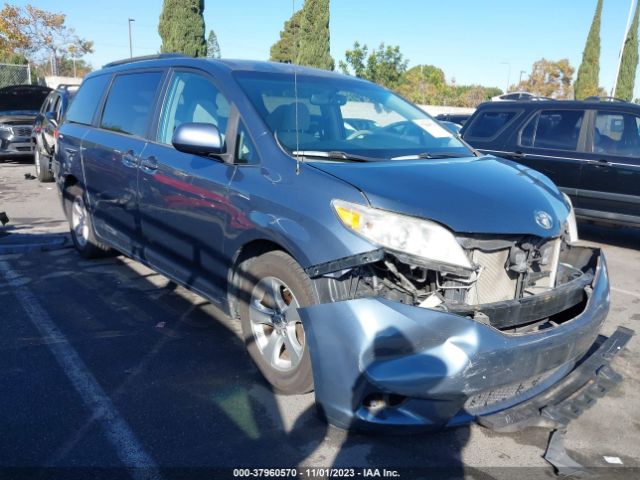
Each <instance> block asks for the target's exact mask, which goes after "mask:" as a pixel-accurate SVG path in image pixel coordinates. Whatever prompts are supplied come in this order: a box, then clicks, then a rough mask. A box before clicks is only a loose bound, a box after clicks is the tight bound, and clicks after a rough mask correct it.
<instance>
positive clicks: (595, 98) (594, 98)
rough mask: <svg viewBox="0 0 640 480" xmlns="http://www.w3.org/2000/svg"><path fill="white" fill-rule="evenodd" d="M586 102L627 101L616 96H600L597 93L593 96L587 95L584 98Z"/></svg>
mask: <svg viewBox="0 0 640 480" xmlns="http://www.w3.org/2000/svg"><path fill="white" fill-rule="evenodd" d="M584 101H585V102H622V103H627V101H626V100H623V99H621V98H616V97H599V96H597V95H593V96H591V97H587V98H585V99H584Z"/></svg>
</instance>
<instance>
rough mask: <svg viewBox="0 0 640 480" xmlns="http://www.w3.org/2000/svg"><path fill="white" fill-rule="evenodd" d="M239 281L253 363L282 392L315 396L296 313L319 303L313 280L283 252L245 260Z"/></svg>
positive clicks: (240, 311)
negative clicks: (312, 394)
mask: <svg viewBox="0 0 640 480" xmlns="http://www.w3.org/2000/svg"><path fill="white" fill-rule="evenodd" d="M238 277H239V279H240V280H239V281H238V292H239V295H238V297H239V300H240V302H239V305H238V314H239V316H240V322H241V324H242V333H243V336H244V340H245V344H246V346H247V350H248V351H249V354H250V355H251V358H253V360H254V362H255V363H256V365H257V366H258V368H259V370H260V371H261V372H262V374H263V375H264V377H265V378H266V379H267V380H268V381H269V383H271V385H273V387H274V388H275V389H276V390H277V391H279V392H282V393H286V394H299V393H307V392H310V391H312V390H313V373H312V370H311V357H310V356H309V348H308V344H307V341H306V337H305V333H304V328H303V326H302V321H301V319H300V316H299V315H298V312H297V308H298V307H304V306H308V305H313V304H316V303H318V301H317V300H316V295H315V294H314V291H313V288H312V285H311V280H310V279H309V277H308V276H307V275H306V273H305V272H304V271H303V270H302V268H301V267H300V265H298V263H297V262H296V261H295V260H294V259H293V258H291V257H290V256H289V255H287V254H286V253H284V252H281V251H272V252H267V253H264V254H262V255H260V256H257V257H253V258H251V259H248V260H246V261H245V262H243V263H242V264H241V265H240V269H239V272H238Z"/></svg>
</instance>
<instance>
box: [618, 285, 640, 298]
mask: <svg viewBox="0 0 640 480" xmlns="http://www.w3.org/2000/svg"><path fill="white" fill-rule="evenodd" d="M611 290H613V291H614V292H618V293H624V294H625V295H629V296H631V297H635V298H640V293H638V292H630V291H629V290H623V289H622V288H616V287H611Z"/></svg>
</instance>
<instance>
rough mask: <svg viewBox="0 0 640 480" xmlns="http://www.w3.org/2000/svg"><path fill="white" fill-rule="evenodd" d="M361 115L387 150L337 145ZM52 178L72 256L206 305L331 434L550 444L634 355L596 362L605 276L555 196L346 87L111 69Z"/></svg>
mask: <svg viewBox="0 0 640 480" xmlns="http://www.w3.org/2000/svg"><path fill="white" fill-rule="evenodd" d="M294 73H295V80H296V81H295V82H294ZM356 110H357V111H359V112H361V116H363V117H364V118H365V119H368V120H371V121H372V122H375V123H376V124H378V125H380V128H378V129H376V130H366V131H365V130H361V131H360V132H359V133H358V134H357V135H354V134H353V132H350V130H349V129H345V127H344V124H345V119H344V117H343V112H345V111H348V112H352V111H356ZM409 126H412V127H411V128H409ZM54 172H55V177H56V181H57V185H58V189H59V192H60V194H61V198H62V199H63V206H64V209H65V212H66V214H67V216H68V218H69V223H70V228H71V237H72V239H73V242H74V245H75V247H76V249H77V250H78V251H79V252H80V254H81V255H83V256H85V257H93V256H96V255H100V254H101V253H103V252H104V251H105V250H108V249H113V250H116V251H118V252H120V253H122V254H125V255H128V256H130V257H132V258H134V259H136V260H138V261H140V262H142V263H144V264H145V265H148V266H150V267H151V268H153V269H154V270H156V271H158V272H161V273H162V274H164V275H166V276H167V277H169V278H171V279H173V280H174V281H175V282H177V283H179V284H180V285H183V286H185V287H187V288H189V289H191V290H193V291H195V292H197V293H199V294H200V295H202V296H204V297H205V298H207V299H209V300H210V301H211V302H213V303H215V304H216V305H218V306H219V307H220V308H221V309H223V310H224V311H225V312H227V313H228V314H229V315H231V316H232V317H233V318H237V319H238V320H239V322H240V325H241V328H242V332H243V335H244V339H245V342H246V346H247V349H248V351H249V353H250V355H251V357H252V358H253V360H254V361H255V363H256V365H257V366H258V368H259V369H260V371H261V372H262V373H263V375H264V377H265V378H266V379H267V380H268V381H269V382H270V383H271V384H272V385H273V387H274V389H276V390H278V391H281V392H285V393H289V394H295V393H304V392H309V391H311V390H313V389H315V398H316V402H317V403H318V405H319V408H320V410H321V411H322V412H323V413H324V415H325V416H326V417H327V418H328V419H329V421H330V422H331V423H333V424H335V425H337V426H340V427H345V428H348V427H361V428H381V427H393V426H394V427H403V428H414V429H438V428H442V427H445V426H451V425H458V424H461V423H467V422H471V421H473V420H478V421H480V422H481V423H483V424H485V425H491V426H492V427H494V428H502V427H505V426H506V427H507V428H517V427H521V426H523V425H525V424H530V423H531V422H537V423H541V422H547V421H548V422H550V423H552V424H557V425H562V424H564V423H566V421H568V420H567V418H568V417H567V416H566V415H565V414H564V413H563V412H565V409H568V410H569V411H571V412H572V413H571V415H574V412H575V411H576V409H578V408H583V406H584V405H590V404H591V403H592V402H593V401H595V397H597V396H601V395H602V394H603V393H604V392H605V391H606V390H607V388H609V386H610V385H611V381H610V378H611V375H617V374H613V373H610V372H612V371H611V370H610V369H609V368H603V367H604V366H605V365H607V364H608V362H609V360H610V359H611V358H612V357H613V356H614V355H615V353H617V352H618V348H620V347H622V346H624V344H625V342H626V341H627V340H628V337H629V335H630V332H629V331H627V330H624V329H621V330H619V331H618V332H616V333H615V334H614V336H612V337H610V338H609V340H607V342H605V343H604V344H603V345H601V346H600V344H599V343H598V344H596V343H595V342H596V340H597V339H598V332H599V329H600V327H601V325H602V323H603V322H604V320H605V317H606V315H607V310H608V306H609V283H608V276H607V267H606V263H605V261H604V257H603V254H602V252H601V251H600V250H599V249H597V248H590V247H582V246H577V245H575V244H574V242H573V240H575V235H576V229H575V222H574V219H573V210H572V207H571V204H570V202H569V201H568V199H567V198H566V197H565V196H563V194H562V193H561V192H560V191H559V190H558V189H557V188H556V187H555V185H554V184H553V183H552V182H551V181H550V180H549V179H548V178H546V177H545V176H544V175H542V174H540V173H537V172H535V171H534V170H531V169H529V168H526V167H524V166H521V165H518V164H516V163H513V162H510V161H507V160H504V159H498V158H493V157H478V156H475V155H474V153H473V151H472V150H471V149H470V148H469V147H468V146H467V145H466V144H465V143H464V142H463V141H461V140H459V139H458V138H456V137H455V136H453V135H452V134H451V133H450V132H448V131H447V130H446V129H445V128H443V127H442V126H441V125H439V124H438V123H437V122H436V121H435V120H434V119H432V118H431V117H430V116H429V115H427V114H426V113H424V112H423V111H422V110H421V109H419V108H418V107H417V106H415V105H413V104H411V103H408V102H407V101H406V100H404V99H402V98H401V97H399V96H397V95H396V94H395V93H393V92H392V91H390V90H387V89H384V88H382V87H380V86H378V85H375V84H372V83H369V82H366V81H364V80H361V79H357V78H353V77H349V76H344V75H339V74H337V73H332V72H327V71H323V70H316V69H311V68H304V67H299V66H295V65H287V64H274V63H265V62H251V61H224V60H206V59H193V58H190V57H182V56H175V55H170V56H167V55H160V56H154V57H152V58H146V59H132V60H126V61H121V62H115V63H112V64H109V65H107V66H105V67H104V68H103V69H102V70H99V71H96V72H93V73H91V74H90V75H88V76H87V77H86V78H85V80H84V83H83V84H82V86H81V88H80V90H79V91H78V93H77V95H76V98H75V99H74V101H73V103H72V104H71V107H70V108H69V110H68V111H67V114H66V117H65V121H64V123H63V124H62V126H61V127H60V136H59V148H58V150H57V153H56V156H55V161H54ZM612 343H613V344H614V348H612ZM592 347H593V348H592ZM602 348H604V349H605V350H604V351H606V355H605V354H603V350H602ZM602 372H605V373H607V374H609V376H607V377H606V378H605V374H604V373H602ZM615 378H618V377H615ZM552 386H553V387H555V388H554V389H553V393H550V392H551V391H550V390H548V389H549V388H550V387H552ZM541 411H544V412H545V416H544V417H542V416H541V415H540V412H541Z"/></svg>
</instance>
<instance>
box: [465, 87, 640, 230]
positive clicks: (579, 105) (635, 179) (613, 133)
mask: <svg viewBox="0 0 640 480" xmlns="http://www.w3.org/2000/svg"><path fill="white" fill-rule="evenodd" d="M639 126H640V106H638V105H636V104H632V103H626V102H622V101H599V100H598V99H590V100H588V101H547V102H513V103H509V104H506V103H485V104H482V105H480V106H479V107H478V110H477V111H476V113H475V114H474V116H473V117H472V118H471V119H470V120H469V122H468V123H467V125H465V127H464V128H463V129H462V135H463V138H464V139H465V140H466V141H467V142H468V143H469V144H471V145H473V146H474V147H475V148H477V149H478V150H480V151H481V152H484V153H487V154H491V155H497V156H500V157H504V158H508V159H511V160H515V161H517V162H518V163H521V164H523V165H526V166H528V167H531V168H534V169H536V170H538V171H540V172H541V173H543V174H545V175H546V176H547V177H549V178H550V179H551V180H553V181H554V182H555V184H556V185H558V186H559V187H560V189H561V190H562V191H563V192H565V193H566V194H567V195H569V196H570V197H571V200H572V202H573V205H574V207H575V211H576V215H577V216H578V218H582V219H587V220H593V221H599V222H608V223H613V224H621V225H635V226H640V132H639Z"/></svg>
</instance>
